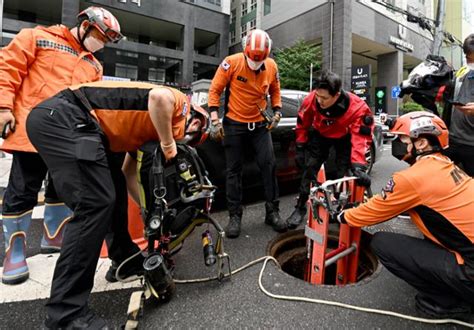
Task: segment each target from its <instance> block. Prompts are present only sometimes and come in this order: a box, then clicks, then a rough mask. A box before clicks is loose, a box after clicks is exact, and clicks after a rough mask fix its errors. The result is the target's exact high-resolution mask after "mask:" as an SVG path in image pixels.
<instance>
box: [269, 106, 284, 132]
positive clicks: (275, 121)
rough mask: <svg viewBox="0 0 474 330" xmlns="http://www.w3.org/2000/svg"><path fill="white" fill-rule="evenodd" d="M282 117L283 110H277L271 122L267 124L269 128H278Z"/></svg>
mask: <svg viewBox="0 0 474 330" xmlns="http://www.w3.org/2000/svg"><path fill="white" fill-rule="evenodd" d="M280 119H281V112H280V111H275V113H274V114H273V117H272V119H271V121H270V123H269V124H268V126H267V128H268V130H269V131H271V130H272V129H274V128H277V126H278V123H279V122H280Z"/></svg>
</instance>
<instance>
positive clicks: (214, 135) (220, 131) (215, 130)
mask: <svg viewBox="0 0 474 330" xmlns="http://www.w3.org/2000/svg"><path fill="white" fill-rule="evenodd" d="M210 135H211V139H212V140H214V141H216V142H221V141H222V140H223V139H224V136H225V134H224V127H222V123H221V122H220V121H219V119H214V120H213V121H212V122H211V132H210Z"/></svg>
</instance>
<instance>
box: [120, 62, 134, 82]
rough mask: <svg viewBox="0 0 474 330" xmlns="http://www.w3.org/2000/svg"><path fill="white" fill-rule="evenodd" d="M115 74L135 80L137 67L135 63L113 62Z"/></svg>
mask: <svg viewBox="0 0 474 330" xmlns="http://www.w3.org/2000/svg"><path fill="white" fill-rule="evenodd" d="M115 76H116V77H121V78H130V79H132V80H137V78H138V68H137V67H136V66H135V65H129V64H123V63H117V64H115Z"/></svg>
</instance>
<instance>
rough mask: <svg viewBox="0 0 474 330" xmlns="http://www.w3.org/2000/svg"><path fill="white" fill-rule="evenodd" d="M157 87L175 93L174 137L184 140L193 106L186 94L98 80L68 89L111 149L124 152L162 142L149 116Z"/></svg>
mask: <svg viewBox="0 0 474 330" xmlns="http://www.w3.org/2000/svg"><path fill="white" fill-rule="evenodd" d="M154 88H167V89H169V90H170V91H171V92H172V93H173V95H174V97H175V108H174V112H173V118H172V130H173V137H174V138H175V139H176V140H179V139H181V138H183V137H184V133H185V124H186V114H187V113H188V111H189V110H190V104H189V102H188V99H187V97H186V95H184V94H183V93H181V92H180V91H178V90H176V89H174V88H171V87H165V86H158V85H154V84H149V83H143V82H128V81H98V82H93V83H85V84H81V85H77V86H71V87H70V88H69V89H70V90H71V91H73V92H74V93H75V97H77V99H78V100H79V101H82V105H84V106H85V107H86V108H87V109H88V110H89V111H91V114H92V115H93V116H94V117H95V118H96V119H97V121H98V122H99V125H100V127H101V128H102V130H103V132H104V134H105V135H106V136H107V138H108V142H109V147H110V150H112V151H114V152H121V151H135V150H137V149H138V148H139V147H140V146H141V145H142V144H144V143H145V142H147V141H151V140H158V139H159V137H158V134H157V132H156V129H155V127H154V126H153V122H152V121H151V117H150V115H149V113H148V93H149V92H150V90H151V89H154ZM76 101H77V100H76ZM132 123H133V124H132Z"/></svg>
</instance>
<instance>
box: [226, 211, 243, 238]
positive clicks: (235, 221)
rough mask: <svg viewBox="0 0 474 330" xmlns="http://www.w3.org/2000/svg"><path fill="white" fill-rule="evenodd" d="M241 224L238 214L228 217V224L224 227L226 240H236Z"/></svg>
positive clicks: (240, 217)
mask: <svg viewBox="0 0 474 330" xmlns="http://www.w3.org/2000/svg"><path fill="white" fill-rule="evenodd" d="M241 222H242V216H241V215H238V214H232V215H230V216H229V223H228V224H227V227H225V236H226V237H228V238H237V237H239V236H240V224H241Z"/></svg>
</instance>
